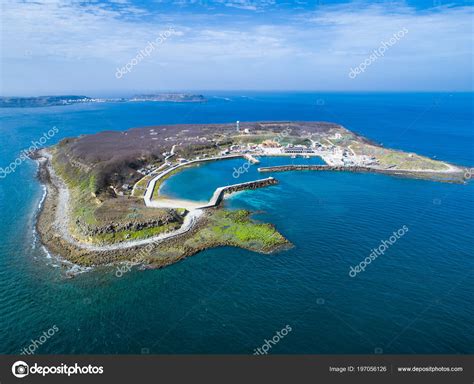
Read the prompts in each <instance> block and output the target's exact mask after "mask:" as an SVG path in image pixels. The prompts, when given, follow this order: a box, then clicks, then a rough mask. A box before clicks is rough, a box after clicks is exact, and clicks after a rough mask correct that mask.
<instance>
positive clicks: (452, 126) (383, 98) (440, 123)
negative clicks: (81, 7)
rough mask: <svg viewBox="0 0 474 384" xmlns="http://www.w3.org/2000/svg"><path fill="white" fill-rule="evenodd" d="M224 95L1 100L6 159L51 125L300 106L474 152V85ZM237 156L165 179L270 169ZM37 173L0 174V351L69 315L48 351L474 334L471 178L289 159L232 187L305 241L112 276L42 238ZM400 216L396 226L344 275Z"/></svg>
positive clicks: (284, 112) (390, 340)
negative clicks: (450, 179) (311, 168)
mask: <svg viewBox="0 0 474 384" xmlns="http://www.w3.org/2000/svg"><path fill="white" fill-rule="evenodd" d="M210 96H212V95H210ZM217 96H226V97H229V98H230V100H231V101H225V100H223V99H220V98H211V101H210V102H209V103H207V104H195V105H191V104H186V105H184V104H166V103H131V104H102V105H82V106H72V107H53V108H41V109H28V110H24V109H23V110H5V109H4V110H1V111H0V119H1V128H0V129H1V133H2V142H1V143H2V144H1V146H0V161H1V162H0V167H5V166H7V165H8V164H9V163H10V162H11V161H13V160H14V159H15V157H16V156H18V153H19V152H20V150H22V149H23V148H26V147H28V146H29V145H30V144H29V143H30V141H31V140H34V139H36V138H37V137H40V136H41V135H42V133H43V132H46V131H48V130H49V129H50V128H51V127H52V126H56V127H57V128H58V129H59V133H58V134H57V135H56V136H55V137H53V138H52V139H51V142H56V141H57V140H58V139H60V138H62V137H67V136H75V135H78V134H82V133H92V132H97V131H100V130H104V129H116V130H119V129H126V128H129V127H133V126H142V125H153V124H164V123H191V122H193V123H201V122H224V121H226V122H232V121H235V120H241V121H251V120H290V119H293V120H327V121H335V122H338V123H342V124H344V125H345V126H346V127H347V128H349V129H352V130H355V131H358V132H360V133H362V134H364V135H366V136H368V137H369V138H371V139H374V140H376V141H379V142H383V143H384V144H385V145H386V146H391V147H396V148H401V149H406V150H410V151H416V152H418V153H421V154H425V155H428V156H437V157H438V158H441V159H445V160H449V161H452V162H455V163H460V164H466V165H474V154H473V148H474V133H473V132H474V131H473V124H472V121H473V119H472V117H473V116H472V113H473V112H472V101H473V98H472V94H454V95H449V94H334V93H332V94H316V93H314V94H311V93H298V94H245V95H243V94H241V93H239V94H237V93H235V94H226V95H217ZM242 96H246V97H242ZM301 160H303V159H301ZM273 161H278V160H277V159H273ZM285 161H286V160H285ZM241 163H242V160H240V159H237V160H229V161H221V162H215V163H212V164H206V165H202V166H199V167H193V168H190V169H187V170H185V171H183V172H182V173H180V174H177V175H175V176H173V177H172V178H170V179H169V180H168V181H167V182H166V183H165V184H164V186H163V191H165V192H166V193H168V194H172V195H175V196H181V197H190V196H199V198H200V199H201V198H202V199H206V198H207V197H208V196H209V194H210V193H212V190H213V188H214V187H215V186H216V185H221V184H225V183H235V182H236V181H237V182H240V181H244V180H246V178H249V179H252V178H255V177H262V175H261V174H258V173H257V171H256V167H255V166H251V167H249V172H247V173H245V174H243V175H241V176H239V178H237V179H236V178H234V177H233V176H232V172H233V168H234V167H235V166H238V165H241ZM262 165H263V164H262ZM34 175H35V166H34V164H33V163H30V162H28V163H24V164H21V166H19V167H18V169H17V170H16V172H15V173H13V174H11V175H9V176H8V177H6V178H4V179H0V212H2V220H1V222H0V229H1V233H2V234H3V237H2V242H1V243H0V328H1V329H2V332H1V335H0V352H2V353H19V352H20V350H21V349H22V348H24V347H26V346H28V345H29V344H30V343H31V341H30V340H31V339H37V338H39V336H41V335H42V333H43V331H47V330H48V329H50V328H51V327H53V325H56V326H57V327H58V329H59V332H57V334H55V335H54V336H52V337H51V338H50V339H49V340H48V341H47V342H46V343H44V344H43V345H41V346H40V347H39V348H38V350H37V351H36V352H37V353H141V352H142V349H143V348H145V349H149V351H150V352H151V353H252V352H253V350H254V349H255V348H257V347H260V346H261V345H262V344H263V343H264V340H265V339H269V338H271V337H272V336H274V335H275V333H276V332H277V331H280V330H281V329H282V328H284V327H285V325H287V324H288V325H290V326H291V327H292V331H291V332H290V333H289V334H288V335H287V336H286V337H285V338H284V339H283V340H281V341H280V342H279V343H278V344H277V345H276V346H274V347H273V348H272V350H271V352H272V353H373V352H374V351H375V350H376V348H380V349H381V350H383V352H384V353H473V352H474V334H473V333H472V324H473V322H474V305H473V304H474V302H473V301H474V300H473V295H472V292H473V288H474V283H473V279H472V272H473V267H474V262H473V244H474V231H473V227H474V219H473V213H474V195H473V192H474V189H473V188H474V187H473V184H472V183H471V184H469V185H451V184H441V183H434V182H429V181H420V180H408V179H401V178H395V177H389V176H384V175H372V174H342V173H329V172H328V173H326V172H325V173H314V172H313V173H311V172H289V173H278V174H274V175H273V176H275V177H277V178H278V179H279V181H280V183H279V184H278V185H277V186H272V187H269V188H263V189H259V190H256V191H245V192H241V193H238V194H235V195H233V196H232V198H230V199H228V200H226V205H227V207H228V208H231V209H232V208H247V209H250V210H253V211H256V212H257V213H256V214H255V215H254V217H255V219H257V220H261V221H265V222H271V223H273V224H275V225H276V227H277V228H278V229H279V230H280V231H281V232H282V233H283V234H284V235H285V236H286V237H287V238H288V239H290V240H291V241H292V242H293V244H294V245H295V246H294V248H292V249H290V250H288V251H284V252H280V253H277V254H273V255H259V254H254V253H251V252H248V251H245V250H241V249H234V248H219V249H212V250H208V251H205V252H202V253H200V254H199V255H196V256H193V257H191V258H188V259H186V260H184V261H183V262H180V263H178V264H175V265H173V266H170V267H168V268H165V269H162V270H153V271H150V270H148V271H137V270H134V271H132V272H130V273H128V274H126V275H125V276H124V277H122V278H116V277H115V276H114V270H113V269H112V268H106V267H104V268H99V269H97V270H94V271H91V272H87V273H83V274H80V275H78V276H77V277H76V278H74V279H66V278H65V277H64V276H65V273H64V272H65V270H66V268H65V267H60V266H59V263H58V262H57V261H56V260H55V259H54V258H51V259H49V258H48V256H47V255H46V253H45V252H44V251H43V250H42V248H41V247H40V245H39V244H37V243H36V242H35V240H34V232H33V225H34V212H35V209H36V208H37V206H38V204H39V202H40V199H41V196H42V189H41V186H40V185H39V184H38V183H37V182H36V180H35V179H34ZM203 175H204V176H203ZM267 175H268V174H265V177H266V176H267ZM180 180H181V182H180ZM403 225H406V226H407V227H408V228H409V230H408V232H407V233H406V234H405V235H404V236H403V237H402V238H401V239H399V240H398V241H397V242H396V243H395V244H393V245H392V246H391V247H390V248H389V249H388V250H387V252H386V253H385V254H384V255H382V256H380V257H378V258H377V259H376V260H375V261H373V262H372V263H371V264H370V265H369V266H368V267H367V268H366V270H365V272H363V273H361V274H359V275H358V276H357V277H355V278H351V277H350V276H349V274H348V271H349V267H350V266H351V265H356V264H357V263H359V262H360V261H362V260H363V259H364V258H365V257H367V256H368V255H369V253H370V250H371V249H372V248H374V247H376V246H378V245H379V243H380V242H381V241H382V240H386V239H388V238H389V236H390V235H391V233H392V232H393V231H394V230H397V229H399V228H401V227H402V226H403Z"/></svg>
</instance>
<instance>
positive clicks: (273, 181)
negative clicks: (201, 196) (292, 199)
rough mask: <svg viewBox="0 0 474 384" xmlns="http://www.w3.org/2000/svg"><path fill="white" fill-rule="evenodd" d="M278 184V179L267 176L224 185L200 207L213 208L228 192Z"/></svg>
mask: <svg viewBox="0 0 474 384" xmlns="http://www.w3.org/2000/svg"><path fill="white" fill-rule="evenodd" d="M275 184H278V180H277V179H275V178H273V177H267V178H266V179H259V180H254V181H248V182H246V183H239V184H233V185H226V186H224V187H219V188H217V189H216V190H215V191H214V194H213V195H212V197H211V199H210V200H209V203H208V204H206V205H204V206H202V207H200V208H211V207H216V206H218V205H219V204H220V203H221V201H222V199H223V197H224V194H226V193H233V192H239V191H243V190H246V189H257V188H263V187H267V186H270V185H275Z"/></svg>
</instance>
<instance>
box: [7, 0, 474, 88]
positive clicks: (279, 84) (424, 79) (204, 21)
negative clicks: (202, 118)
mask: <svg viewBox="0 0 474 384" xmlns="http://www.w3.org/2000/svg"><path fill="white" fill-rule="evenodd" d="M222 3H223V4H224V5H226V6H228V7H239V8H242V7H244V8H245V7H250V8H253V9H259V10H261V9H263V8H264V7H265V6H270V5H272V4H273V1H271V0H270V1H259V2H253V1H250V0H231V1H225V0H222ZM159 9H160V8H158V11H153V12H152V11H150V10H147V9H141V8H137V7H135V6H133V5H131V3H129V2H128V1H126V0H115V1H114V4H112V5H110V4H108V5H104V4H102V3H98V2H86V3H84V2H82V3H79V2H76V1H45V2H41V3H40V2H34V3H33V2H26V3H24V2H19V1H14V0H6V1H5V4H4V8H3V16H2V40H3V64H4V65H3V67H4V68H3V71H4V77H5V81H4V82H5V84H4V86H5V89H6V90H7V91H6V92H8V89H12V90H15V89H16V88H21V86H19V85H18V84H16V83H15V78H16V77H17V76H18V71H19V68H21V69H22V76H26V77H27V78H28V80H29V82H28V83H29V84H31V86H32V87H33V86H34V85H35V84H40V85H41V86H43V85H44V79H43V80H39V79H38V76H39V74H40V73H44V74H45V75H46V76H47V77H48V79H49V80H50V83H52V84H55V85H56V86H58V87H59V86H60V85H59V84H58V83H59V82H60V81H61V83H64V81H65V82H66V84H61V85H62V86H66V87H68V88H69V89H74V88H75V87H77V86H78V85H82V86H84V87H90V88H91V89H95V88H96V87H98V85H97V79H101V80H99V82H100V83H102V84H101V87H102V89H108V88H118V87H124V86H126V87H131V86H134V87H140V86H142V85H144V84H147V85H148V86H150V87H160V86H166V87H168V88H198V89H199V88H201V89H205V88H213V89H217V88H225V87H227V86H229V87H237V88H254V87H257V88H269V89H270V88H285V87H288V88H292V89H298V88H305V89H307V88H313V89H318V88H322V87H323V88H335V89H344V87H347V88H350V87H360V88H364V87H367V86H368V87H372V86H377V84H378V85H379V86H380V85H381V84H382V83H380V80H383V81H384V83H383V84H382V85H385V86H387V87H390V86H400V85H403V84H405V85H406V86H409V85H410V84H409V83H411V82H413V81H416V80H417V77H418V80H419V81H420V82H421V83H420V84H422V85H421V86H422V87H423V86H426V85H427V84H429V83H430V81H431V82H432V84H433V86H434V87H436V85H437V84H440V79H439V78H440V73H441V77H442V76H443V73H444V74H445V75H446V78H449V81H450V83H449V84H452V86H453V87H454V88H455V87H461V86H462V83H463V82H464V83H465V82H466V81H467V80H469V79H470V76H471V74H470V72H471V71H472V68H470V66H469V64H471V66H472V7H453V8H450V7H439V8H437V9H432V10H425V11H419V10H415V9H413V8H409V7H407V6H403V5H399V6H394V7H392V9H388V10H387V8H386V7H382V6H376V5H364V4H361V3H358V4H355V3H354V4H349V5H338V6H330V5H328V6H321V7H318V8H317V11H312V12H309V11H301V12H300V13H299V14H297V15H296V14H295V13H288V14H287V17H286V18H284V17H283V13H280V14H275V13H272V14H268V17H267V18H263V17H259V16H258V15H259V13H252V14H253V15H255V17H251V16H249V17H245V16H243V17H240V18H238V17H237V16H235V15H232V16H231V15H227V14H219V15H216V14H212V13H207V14H206V13H204V12H201V13H195V14H178V13H170V12H169V11H168V12H164V11H160V10H159ZM163 9H164V8H163ZM281 12H283V11H281ZM260 15H261V14H260ZM271 16H272V17H271ZM280 20H284V21H280ZM170 25H172V26H173V27H174V28H175V30H176V34H174V35H173V36H172V37H170V38H169V39H168V40H167V41H166V42H165V43H164V44H163V45H162V46H161V47H160V48H159V49H158V50H157V52H155V53H153V54H152V55H150V57H148V58H147V59H146V60H143V62H142V63H140V65H137V67H136V69H134V73H133V76H132V75H130V76H128V79H127V81H128V82H125V81H123V82H121V83H119V84H117V81H116V79H114V76H113V75H114V73H115V69H116V67H117V66H122V65H124V64H125V63H126V62H127V61H129V60H130V59H131V58H132V57H134V56H135V55H136V54H137V52H138V51H139V50H140V49H143V48H144V47H145V45H146V44H147V42H148V41H151V40H154V39H155V38H156V37H157V36H158V35H159V34H160V32H163V31H165V30H166V29H167V28H168V27H169V26H170ZM402 28H406V29H408V31H409V33H408V34H407V36H406V37H405V38H404V39H403V41H401V42H400V43H399V44H397V46H395V47H393V48H391V49H390V51H389V52H388V53H387V54H386V56H385V57H384V58H383V59H381V60H379V61H378V62H377V64H374V65H373V67H371V69H370V71H369V72H370V73H369V72H368V73H366V74H364V76H360V77H359V78H358V79H357V82H352V83H347V71H348V70H349V68H350V67H351V66H356V65H358V64H359V62H360V60H361V59H363V58H364V57H365V56H366V55H367V54H370V52H371V51H372V50H373V49H376V48H377V47H378V46H379V45H380V41H381V40H383V39H387V38H390V36H391V35H392V34H393V33H396V32H397V31H399V30H400V29H402ZM61 63H63V65H66V66H68V67H69V68H75V69H76V70H77V68H82V69H83V71H82V72H84V69H85V68H87V71H86V72H84V73H82V74H77V73H76V75H75V76H73V77H71V78H70V79H68V78H67V76H66V75H65V74H61V71H58V66H60V64H61ZM33 67H34V68H33ZM163 68H165V69H166V76H165V78H164V77H163V76H160V78H159V79H158V78H157V76H156V73H157V71H159V72H160V73H163ZM25 69H26V70H25ZM91 71H92V72H93V73H91ZM411 71H412V72H414V73H411ZM109 74H110V77H109ZM415 74H416V75H415ZM397 76H398V77H397ZM91 79H94V80H93V81H92V80H91ZM400 79H401V80H402V81H401V82H400ZM404 79H405V80H404ZM449 84H448V83H443V84H442V87H446V86H448V85H449ZM40 85H38V87H40Z"/></svg>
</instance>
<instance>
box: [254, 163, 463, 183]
mask: <svg viewBox="0 0 474 384" xmlns="http://www.w3.org/2000/svg"><path fill="white" fill-rule="evenodd" d="M258 171H259V172H286V171H333V172H334V171H336V172H369V173H381V174H385V175H392V176H402V177H410V178H415V179H427V180H433V181H441V182H447V183H465V182H466V180H465V177H464V174H463V173H462V172H451V173H448V172H430V171H408V170H397V169H378V168H371V167H364V166H344V165H303V164H302V165H277V166H274V167H260V168H258Z"/></svg>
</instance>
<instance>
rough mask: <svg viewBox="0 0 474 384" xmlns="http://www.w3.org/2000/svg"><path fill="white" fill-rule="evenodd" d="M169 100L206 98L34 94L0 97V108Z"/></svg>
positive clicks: (191, 100) (200, 98) (160, 95)
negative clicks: (32, 95)
mask: <svg viewBox="0 0 474 384" xmlns="http://www.w3.org/2000/svg"><path fill="white" fill-rule="evenodd" d="M134 101H135V102H143V101H155V102H169V103H204V102H206V101H207V99H206V98H205V97H204V96H203V95H197V94H190V93H156V94H146V95H135V96H132V97H127V98H124V97H120V98H94V97H89V96H82V95H62V96H36V97H16V96H11V97H10V96H3V97H0V108H37V107H53V106H65V105H73V104H85V103H126V102H134Z"/></svg>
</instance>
